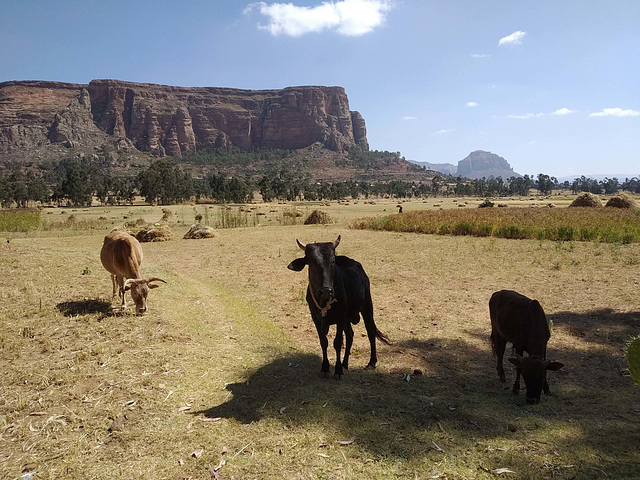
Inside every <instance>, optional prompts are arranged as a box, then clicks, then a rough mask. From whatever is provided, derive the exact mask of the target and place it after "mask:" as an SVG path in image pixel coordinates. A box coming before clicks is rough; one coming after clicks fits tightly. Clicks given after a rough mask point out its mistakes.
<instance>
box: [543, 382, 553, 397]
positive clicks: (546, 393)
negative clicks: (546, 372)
mask: <svg viewBox="0 0 640 480" xmlns="http://www.w3.org/2000/svg"><path fill="white" fill-rule="evenodd" d="M542 390H544V394H545V395H551V390H549V383H548V382H547V379H546V378H545V379H544V383H543V384H542Z"/></svg>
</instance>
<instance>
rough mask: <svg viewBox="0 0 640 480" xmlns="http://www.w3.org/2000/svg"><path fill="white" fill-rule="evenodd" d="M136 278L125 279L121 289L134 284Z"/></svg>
mask: <svg viewBox="0 0 640 480" xmlns="http://www.w3.org/2000/svg"><path fill="white" fill-rule="evenodd" d="M136 280H137V278H127V279H126V280H125V281H124V283H123V284H122V288H127V287H128V286H129V285H131V284H133V283H136Z"/></svg>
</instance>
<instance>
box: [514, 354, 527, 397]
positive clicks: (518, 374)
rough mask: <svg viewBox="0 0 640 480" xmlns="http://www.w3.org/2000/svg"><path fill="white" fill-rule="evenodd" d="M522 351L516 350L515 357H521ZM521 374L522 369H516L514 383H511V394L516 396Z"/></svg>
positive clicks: (518, 390)
mask: <svg viewBox="0 0 640 480" xmlns="http://www.w3.org/2000/svg"><path fill="white" fill-rule="evenodd" d="M523 353H524V351H523V350H522V349H520V350H518V349H516V355H519V356H522V354H523ZM521 373H522V368H520V367H516V381H515V382H514V383H513V390H512V392H513V394H514V395H518V393H520V374H521Z"/></svg>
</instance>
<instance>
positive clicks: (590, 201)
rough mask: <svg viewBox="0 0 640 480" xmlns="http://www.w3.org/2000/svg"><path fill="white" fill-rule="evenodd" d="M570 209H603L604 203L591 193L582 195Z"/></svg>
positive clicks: (572, 203)
mask: <svg viewBox="0 0 640 480" xmlns="http://www.w3.org/2000/svg"><path fill="white" fill-rule="evenodd" d="M569 206H570V207H601V206H602V202H601V201H600V199H599V198H598V196H597V195H594V194H593V193H590V192H584V193H581V194H580V195H578V196H577V197H576V199H575V200H574V201H573V202H571V205H569Z"/></svg>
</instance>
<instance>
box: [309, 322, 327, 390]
mask: <svg viewBox="0 0 640 480" xmlns="http://www.w3.org/2000/svg"><path fill="white" fill-rule="evenodd" d="M313 322H314V323H315V324H316V330H317V331H318V338H319V339H320V347H321V348H322V368H321V369H320V375H321V376H323V377H325V378H329V357H328V356H327V348H328V347H329V340H327V333H329V324H327V325H323V324H322V322H318V321H316V319H315V318H314V319H313Z"/></svg>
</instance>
